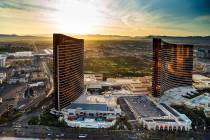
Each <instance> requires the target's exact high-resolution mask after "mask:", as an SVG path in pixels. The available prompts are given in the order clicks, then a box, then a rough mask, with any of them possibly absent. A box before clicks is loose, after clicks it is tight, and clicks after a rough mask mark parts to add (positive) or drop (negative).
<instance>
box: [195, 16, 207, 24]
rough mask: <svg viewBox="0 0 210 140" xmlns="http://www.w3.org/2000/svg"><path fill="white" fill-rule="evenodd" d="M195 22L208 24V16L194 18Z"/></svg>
mask: <svg viewBox="0 0 210 140" xmlns="http://www.w3.org/2000/svg"><path fill="white" fill-rule="evenodd" d="M195 20H196V21H200V22H208V23H210V15H202V16H198V17H196V18H195Z"/></svg>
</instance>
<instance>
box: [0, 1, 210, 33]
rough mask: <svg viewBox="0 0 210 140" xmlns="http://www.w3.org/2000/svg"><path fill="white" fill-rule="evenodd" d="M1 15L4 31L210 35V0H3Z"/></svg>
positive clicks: (0, 24)
mask: <svg viewBox="0 0 210 140" xmlns="http://www.w3.org/2000/svg"><path fill="white" fill-rule="evenodd" d="M180 3H182V4H180ZM0 18H1V20H0V26H1V28H0V32H1V33H5V34H14V33H15V34H51V33H54V32H60V33H70V34H109V35H110V34H111V35H129V36H144V35H178V36H189V35H209V34H210V26H209V24H210V7H209V1H208V0H202V1H191V0H182V1H181V0H169V1H165V2H162V0H150V1H148V0H130V1H129V2H128V1H127V0H30V1H28V0H21V1H17V0H3V1H0Z"/></svg>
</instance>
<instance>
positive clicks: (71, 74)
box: [53, 34, 84, 110]
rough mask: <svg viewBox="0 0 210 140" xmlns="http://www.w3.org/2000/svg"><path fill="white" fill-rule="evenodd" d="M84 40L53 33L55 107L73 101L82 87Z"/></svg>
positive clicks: (79, 93) (81, 91) (60, 107)
mask: <svg viewBox="0 0 210 140" xmlns="http://www.w3.org/2000/svg"><path fill="white" fill-rule="evenodd" d="M83 59H84V40H83V39H76V38H72V37H68V36H65V35H62V34H54V35H53V61H54V63H53V64H54V69H53V70H54V89H55V90H54V92H55V109H56V110H61V109H62V108H64V107H66V106H68V105H70V104H71V102H73V101H75V100H76V99H77V98H78V97H79V96H80V95H81V94H82V93H83V88H84V74H83Z"/></svg>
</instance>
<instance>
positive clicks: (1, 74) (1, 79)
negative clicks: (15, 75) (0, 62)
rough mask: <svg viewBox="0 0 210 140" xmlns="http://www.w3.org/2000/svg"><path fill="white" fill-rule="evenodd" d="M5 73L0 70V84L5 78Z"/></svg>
mask: <svg viewBox="0 0 210 140" xmlns="http://www.w3.org/2000/svg"><path fill="white" fill-rule="evenodd" d="M6 77H7V74H6V73H5V72H0V85H1V84H3V82H4V81H5V80H6Z"/></svg>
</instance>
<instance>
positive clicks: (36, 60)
mask: <svg viewBox="0 0 210 140" xmlns="http://www.w3.org/2000/svg"><path fill="white" fill-rule="evenodd" d="M40 57H41V56H39V55H34V56H33V57H32V65H33V66H37V65H38V64H39V63H40V61H41V58H40Z"/></svg>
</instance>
